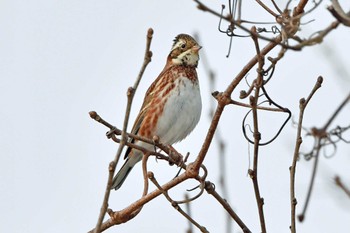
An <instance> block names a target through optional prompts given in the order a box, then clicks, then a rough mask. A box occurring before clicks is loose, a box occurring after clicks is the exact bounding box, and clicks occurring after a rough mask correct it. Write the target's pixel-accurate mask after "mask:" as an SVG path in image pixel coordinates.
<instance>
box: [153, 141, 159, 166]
mask: <svg viewBox="0 0 350 233" xmlns="http://www.w3.org/2000/svg"><path fill="white" fill-rule="evenodd" d="M152 141H153V149H154V152H157V146H156V144H157V143H159V137H158V136H157V135H154V136H153V137H152ZM155 157H156V162H158V161H157V156H155Z"/></svg>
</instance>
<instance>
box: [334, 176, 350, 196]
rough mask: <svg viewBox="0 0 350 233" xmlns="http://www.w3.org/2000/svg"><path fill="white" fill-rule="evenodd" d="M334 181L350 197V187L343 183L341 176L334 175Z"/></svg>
mask: <svg viewBox="0 0 350 233" xmlns="http://www.w3.org/2000/svg"><path fill="white" fill-rule="evenodd" d="M334 182H335V184H336V185H337V186H338V187H339V188H340V189H341V190H343V191H344V193H345V194H346V195H347V196H348V197H349V198H350V189H349V188H348V187H346V186H345V185H344V184H343V182H342V180H341V179H340V177H339V176H335V177H334Z"/></svg>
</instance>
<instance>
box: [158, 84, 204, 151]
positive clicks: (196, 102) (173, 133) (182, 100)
mask: <svg viewBox="0 0 350 233" xmlns="http://www.w3.org/2000/svg"><path fill="white" fill-rule="evenodd" d="M175 86H176V87H175V89H174V91H171V92H170V93H169V95H168V99H167V101H166V103H165V106H164V110H163V114H161V115H160V116H159V119H158V122H157V127H156V134H155V135H157V136H158V137H159V139H160V141H161V142H162V143H164V144H167V145H171V144H173V143H175V142H178V141H181V140H182V139H184V138H185V137H186V136H187V135H188V134H189V133H191V132H192V130H193V129H194V128H195V126H196V125H197V123H198V121H199V119H200V116H201V111H202V100H201V95H200V90H199V85H198V82H195V83H193V82H192V81H190V80H189V79H187V78H179V79H178V85H175Z"/></svg>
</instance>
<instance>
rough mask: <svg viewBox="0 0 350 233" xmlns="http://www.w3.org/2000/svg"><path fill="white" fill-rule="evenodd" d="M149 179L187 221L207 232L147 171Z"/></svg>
mask: <svg viewBox="0 0 350 233" xmlns="http://www.w3.org/2000/svg"><path fill="white" fill-rule="evenodd" d="M148 177H149V179H150V180H151V181H152V182H153V184H154V185H155V186H156V187H157V188H158V189H159V190H160V191H162V193H163V195H164V196H165V198H166V199H167V200H168V201H169V202H170V203H171V205H172V207H174V209H176V210H177V211H178V212H179V213H180V214H182V215H183V216H184V217H185V218H186V219H187V220H188V221H190V222H191V223H192V224H193V225H195V226H196V227H197V228H198V229H199V230H200V231H201V232H204V233H209V231H207V229H206V228H205V227H204V226H201V225H200V224H199V223H198V222H196V221H195V220H194V219H193V218H192V217H191V216H190V215H189V214H187V213H186V212H185V211H183V210H182V208H181V207H180V206H179V204H178V203H177V202H176V201H174V200H173V199H172V198H171V197H170V196H169V194H168V192H167V191H165V190H163V189H162V187H161V186H160V185H159V183H158V182H157V180H156V178H155V177H154V174H153V173H151V172H149V173H148Z"/></svg>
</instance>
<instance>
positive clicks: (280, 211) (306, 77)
mask: <svg viewBox="0 0 350 233" xmlns="http://www.w3.org/2000/svg"><path fill="white" fill-rule="evenodd" d="M210 2H211V1H210ZM252 2H254V1H252ZM277 2H279V1H277ZM293 2H295V1H293ZM222 3H225V4H226V1H224V2H220V1H218V2H212V3H211V4H210V5H211V6H212V7H213V8H214V9H216V10H218V11H219V10H220V9H221V4H222ZM281 8H283V5H282V6H281ZM256 9H259V7H257V6H256V4H255V3H254V4H253V5H252V6H251V7H250V8H248V10H247V11H244V16H245V17H247V19H251V20H261V19H264V17H265V19H266V18H267V19H269V18H268V15H267V14H266V13H264V11H261V10H259V11H256ZM312 19H315V21H313V22H311V23H309V24H307V25H305V26H304V31H301V32H299V35H301V36H306V35H309V34H310V33H311V32H314V31H317V30H320V29H322V28H325V27H326V26H327V25H328V24H329V22H330V21H331V20H332V17H331V16H330V14H329V13H328V12H327V11H326V9H325V5H322V6H320V8H319V9H318V10H317V12H316V14H315V15H314V16H307V17H306V18H305V22H304V23H306V22H307V21H309V20H312ZM217 26H218V18H216V17H214V16H212V15H210V14H208V13H204V12H201V11H199V10H197V9H196V5H195V3H194V2H193V1H185V0H179V1H154V0H152V1H118V0H117V1H116V0H114V1H112V0H103V1H93V0H85V1H76V0H73V1H72V0H59V1H58V0H57V1H53V0H32V1H21V0H12V1H6V0H3V1H1V7H0V28H1V36H0V77H1V78H0V88H1V91H0V106H1V109H2V111H1V114H0V124H1V125H0V128H1V132H0V171H1V176H0V189H1V190H0V198H1V202H0V209H1V218H0V232H13V233H23V232H28V233H44V232H50V233H56V232H87V231H88V230H90V229H92V228H93V227H94V226H95V224H96V221H97V217H98V214H99V210H100V207H101V204H102V198H103V194H104V189H105V185H106V180H107V175H108V172H107V167H108V164H109V162H110V161H111V160H113V157H114V155H115V152H116V150H117V147H118V145H117V144H115V143H113V142H112V141H110V140H108V139H106V137H105V132H106V131H107V129H106V128H105V127H103V126H102V125H100V124H98V123H96V122H94V121H93V120H91V119H90V118H89V116H88V112H89V111H91V110H95V111H97V112H98V113H99V114H100V115H101V116H102V117H103V118H105V119H106V120H108V121H109V122H110V123H112V124H114V125H116V126H118V127H122V123H123V117H124V109H125V106H126V95H125V93H126V90H127V88H128V87H129V86H131V85H133V83H134V80H135V78H136V76H137V74H138V71H139V68H140V66H141V64H142V61H143V54H144V48H145V36H146V32H147V29H148V28H149V27H152V28H153V29H154V38H153V41H152V46H151V47H152V51H153V57H152V62H151V63H150V65H149V67H148V68H147V70H146V72H145V75H144V77H143V79H142V81H141V83H140V86H139V89H138V90H137V93H136V96H135V100H134V103H133V108H132V112H131V118H130V122H131V123H130V124H131V125H132V122H133V121H134V119H135V118H136V115H137V113H138V111H139V108H140V106H141V104H142V100H143V95H144V93H145V91H146V90H147V87H148V86H149V85H150V83H151V82H152V81H153V80H154V79H155V78H156V77H157V75H158V74H159V72H160V71H161V70H162V68H163V66H164V64H165V61H166V56H167V55H168V53H169V50H170V47H171V45H172V40H173V39H174V37H175V36H176V35H177V34H179V33H188V34H192V35H194V34H195V33H197V34H198V35H199V36H200V43H201V45H202V46H203V49H202V50H201V51H202V52H201V53H202V54H204V53H205V55H206V57H207V59H208V60H209V65H210V67H211V68H212V69H213V70H214V72H215V73H216V77H217V80H216V81H217V82H216V86H215V87H214V88H210V87H209V82H208V77H207V74H206V72H205V67H204V65H203V63H202V61H200V64H199V68H198V74H199V79H200V87H201V92H202V99H203V112H202V117H201V120H200V122H199V125H198V126H197V128H196V129H195V131H194V132H193V133H192V134H191V135H190V136H189V137H188V138H186V140H184V141H183V142H181V143H179V144H176V145H175V147H176V148H177V149H178V151H180V152H182V153H183V154H185V153H186V152H187V151H189V152H191V155H192V156H190V160H193V158H194V156H195V155H196V153H198V151H199V150H200V147H201V143H202V142H203V139H204V137H205V134H206V132H207V129H208V126H209V122H210V118H209V106H210V104H213V103H215V102H213V100H212V97H211V92H213V91H215V90H218V91H223V90H224V88H226V87H227V85H228V84H229V83H230V81H231V80H232V79H233V78H234V77H235V75H236V74H237V73H238V72H239V71H240V70H241V69H242V67H243V66H244V64H246V63H247V61H248V60H249V59H250V58H251V57H252V56H253V55H254V45H253V42H252V40H251V39H249V38H245V39H242V38H234V39H233V44H232V51H231V56H230V57H229V58H226V54H227V49H228V45H229V38H228V37H226V36H225V35H224V34H222V33H219V32H218V30H217ZM224 27H227V25H225V26H224ZM348 41H350V33H349V28H345V27H343V26H340V27H339V28H338V29H337V30H335V31H334V32H332V33H331V34H330V35H329V36H328V37H327V38H326V39H325V41H324V43H323V44H322V45H317V46H314V47H311V48H306V49H305V50H304V51H303V52H293V51H290V52H288V53H286V55H285V58H284V59H282V61H281V62H280V63H279V64H278V67H277V70H276V72H275V76H274V78H273V79H272V80H271V81H270V83H269V85H268V86H267V87H266V88H268V91H269V94H270V95H271V97H273V98H274V99H275V100H277V101H278V102H279V104H281V105H283V106H284V107H288V108H289V109H290V110H291V111H292V112H293V113H294V114H297V111H298V101H299V99H300V98H301V97H305V96H307V95H308V93H309V91H310V90H311V89H312V87H313V85H314V82H315V81H316V78H317V77H318V76H319V75H323V76H324V83H323V86H322V88H321V89H320V90H319V91H318V92H317V93H316V95H315V96H314V98H313V99H312V101H311V102H310V105H309V107H308V109H307V110H306V113H305V114H306V115H305V126H306V127H311V126H318V127H321V126H322V125H323V124H324V123H325V122H326V120H327V119H328V117H329V116H330V114H331V113H332V112H333V111H334V109H335V108H336V106H337V105H338V104H339V103H340V102H341V101H342V100H343V98H344V97H345V95H346V94H347V92H348V91H349V85H350V78H349V72H350V71H349V68H347V67H348V59H349V57H348V56H349V51H350V45H349V43H348ZM277 52H278V51H277V50H276V51H275V52H274V53H273V54H272V55H276V53H277ZM202 60H203V59H202ZM254 77H255V73H254V69H253V70H252V71H251V72H250V73H249V76H248V80H250V81H251V80H252V79H253V78H254ZM241 89H247V85H246V84H245V83H244V82H242V84H241V85H240V86H239V88H238V89H237V90H236V91H235V93H234V95H233V97H234V98H235V99H238V98H237V96H238V95H239V91H240V90H241ZM245 113H246V109H242V108H239V107H236V106H230V107H228V108H227V110H225V112H224V115H223V117H222V119H221V122H220V124H219V129H218V130H219V131H220V134H221V135H222V136H223V137H224V140H225V143H226V147H227V154H226V156H227V162H226V163H227V168H226V169H227V175H226V178H227V180H226V181H227V183H228V184H229V185H228V186H229V196H228V197H227V199H228V200H229V202H230V204H231V205H232V206H233V207H234V209H235V210H236V211H237V214H238V215H239V216H240V217H241V218H242V219H243V221H244V222H245V223H246V224H247V225H248V226H249V228H250V229H251V230H252V231H253V232H259V230H260V229H259V221H258V215H257V210H256V203H255V197H254V193H253V185H252V182H251V180H250V178H249V177H248V176H247V170H248V168H249V152H248V149H249V146H248V145H247V142H246V141H245V140H244V139H243V137H242V132H241V129H240V127H241V121H242V117H243V116H244V114H245ZM349 115H350V107H349V106H347V107H346V108H345V109H344V110H343V112H342V114H341V115H340V116H339V117H338V118H337V122H338V123H339V124H341V125H348V124H349ZM264 116H265V117H266V118H264V121H263V122H261V127H262V130H264V129H265V130H266V131H262V133H263V135H262V137H263V140H266V139H268V138H269V136H271V135H272V134H273V132H274V131H273V130H276V129H277V128H278V124H276V122H281V121H283V119H284V118H283V117H284V116H283V115H276V114H270V115H269V114H267V115H264ZM294 119H296V116H295V118H294ZM131 125H129V128H131ZM333 126H335V125H333ZM295 131H296V130H295V128H293V127H292V125H291V123H288V124H287V126H286V129H285V130H284V131H283V132H282V134H281V135H280V137H279V138H278V139H277V140H276V141H275V142H274V143H273V144H271V145H269V146H267V147H263V148H261V150H260V163H259V181H260V191H261V195H262V196H263V197H264V199H265V206H264V210H265V214H266V224H267V229H268V231H269V232H273V233H274V232H289V228H288V227H289V225H290V220H289V219H290V209H289V170H288V167H289V166H290V164H291V161H292V154H293V145H294V141H295ZM264 132H266V134H264ZM311 145H312V141H311V140H306V142H305V144H304V145H303V147H302V149H303V150H304V151H307V150H308V149H310V146H311ZM217 148H218V147H217V145H216V144H215V141H214V143H213V144H212V146H211V147H210V150H209V152H208V155H207V157H206V159H205V161H204V164H205V165H206V167H207V168H208V170H209V176H208V179H209V180H210V181H212V182H214V183H215V184H216V187H217V191H218V192H219V193H222V187H220V185H219V182H218V177H219V169H218V157H219V155H218V149H217ZM252 149H253V148H252V147H250V150H251V151H252ZM349 154H350V149H349V146H348V145H346V144H344V143H340V144H339V146H338V151H337V154H336V155H335V156H334V157H332V158H331V159H326V158H325V157H324V156H322V157H321V159H320V164H319V165H320V166H319V170H318V171H319V173H318V176H317V179H316V184H315V187H314V192H313V196H312V200H311V204H310V207H309V210H308V212H307V218H306V222H305V223H303V224H298V226H297V228H298V230H299V231H298V232H300V233H302V232H341V230H344V229H347V230H348V229H350V221H349V219H350V200H349V199H348V198H346V197H345V195H344V194H343V193H342V192H341V191H339V190H338V189H337V188H336V186H335V185H334V184H333V182H332V178H333V177H334V175H335V174H338V175H341V177H342V178H343V179H344V181H345V182H346V184H348V185H350V170H349V162H350V157H349ZM150 163H151V166H150V168H151V170H153V171H154V172H155V175H156V178H157V179H158V180H159V182H160V183H164V182H166V181H168V180H169V179H171V178H172V177H173V176H174V174H176V171H177V169H176V168H175V167H169V166H168V165H167V164H166V163H164V162H161V161H159V162H158V163H157V162H155V161H154V160H151V161H150ZM311 168H312V163H311V162H306V161H305V160H304V159H301V160H300V162H299V163H298V168H297V182H296V194H297V199H298V206H297V207H298V208H297V212H298V213H300V211H301V208H302V206H303V203H304V200H305V195H306V190H307V187H308V183H309V179H310V174H311ZM141 177H142V175H141V167H140V166H136V167H135V169H134V170H133V172H132V173H131V174H130V176H129V177H128V179H127V180H126V182H125V184H124V186H123V187H122V188H121V189H120V190H118V192H112V194H111V198H110V203H109V204H110V207H111V208H112V209H114V210H119V209H121V208H124V207H126V206H128V205H129V204H130V203H132V201H134V200H136V199H137V198H139V197H140V195H141V193H142V182H143V181H142V178H141ZM195 185H196V183H194V182H188V183H185V184H183V185H181V186H180V187H179V188H177V189H176V191H174V192H173V194H174V195H175V196H174V198H175V199H177V200H179V199H182V198H183V195H184V193H185V190H186V189H189V188H192V187H194V186H195ZM151 187H152V189H154V187H153V186H151ZM190 195H195V193H190ZM192 214H193V217H194V218H195V219H196V220H197V221H198V222H199V223H200V224H202V225H204V226H205V227H206V228H207V229H208V230H209V231H210V232H224V229H225V227H224V226H225V215H224V211H223V209H222V208H221V207H220V206H219V204H218V203H217V202H215V200H213V198H211V197H210V196H208V195H207V194H204V195H203V196H202V197H201V198H200V199H199V200H196V201H195V202H193V205H192ZM155 221H156V222H158V223H157V224H155V223H154V222H155ZM186 227H187V222H186V220H185V219H184V218H183V217H182V216H181V215H180V214H179V213H177V212H176V211H175V210H174V209H173V208H172V207H171V205H170V203H168V202H167V201H166V200H165V198H164V197H159V198H157V199H156V200H154V201H153V202H151V203H150V204H148V205H147V206H145V207H144V208H143V210H142V212H141V213H140V214H139V215H138V216H137V217H136V218H135V219H133V220H132V221H130V222H128V223H126V224H123V225H120V226H117V227H113V228H111V229H110V230H108V231H107V232H145V233H147V232H168V233H178V232H185V229H186ZM196 232H198V231H196ZM234 232H240V231H239V229H238V227H237V225H235V226H234Z"/></svg>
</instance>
